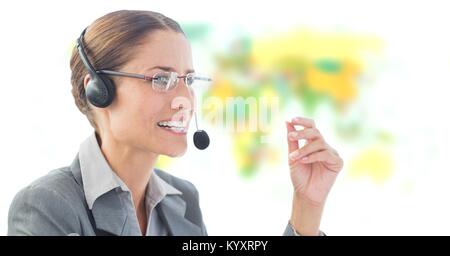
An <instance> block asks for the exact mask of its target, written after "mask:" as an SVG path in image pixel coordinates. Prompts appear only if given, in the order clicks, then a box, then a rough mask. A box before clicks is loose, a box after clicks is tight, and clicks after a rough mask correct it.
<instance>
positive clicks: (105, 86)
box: [77, 28, 116, 108]
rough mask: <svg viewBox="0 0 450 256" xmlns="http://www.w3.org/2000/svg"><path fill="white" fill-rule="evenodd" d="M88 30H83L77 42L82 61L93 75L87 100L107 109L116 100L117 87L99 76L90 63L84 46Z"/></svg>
mask: <svg viewBox="0 0 450 256" xmlns="http://www.w3.org/2000/svg"><path fill="white" fill-rule="evenodd" d="M86 29H87V28H86ZM86 29H84V30H83V32H82V33H81V35H80V37H79V38H78V40H77V48H78V53H79V55H80V59H81V61H82V62H83V64H84V66H85V67H86V69H87V70H88V72H89V74H90V75H91V80H90V81H89V82H88V84H87V86H86V99H87V100H88V101H89V103H91V104H92V105H94V106H96V107H98V108H106V107H107V106H109V105H110V104H111V103H112V101H113V100H114V96H115V91H116V87H115V85H114V82H113V81H112V80H111V79H109V78H108V77H106V76H102V75H100V74H98V73H97V71H96V70H95V69H94V67H93V66H92V64H91V63H90V62H89V59H88V57H87V56H86V51H85V49H84V44H83V40H84V33H85V32H86Z"/></svg>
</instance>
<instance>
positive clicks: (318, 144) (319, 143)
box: [289, 139, 328, 161]
mask: <svg viewBox="0 0 450 256" xmlns="http://www.w3.org/2000/svg"><path fill="white" fill-rule="evenodd" d="M325 149H328V145H327V144H326V143H325V141H324V140H322V139H319V140H315V141H313V142H311V143H309V144H306V145H305V146H304V147H302V148H300V149H297V150H295V151H294V152H291V153H289V159H290V160H292V161H295V160H297V159H300V158H303V157H305V156H307V155H309V154H311V153H314V152H317V151H322V150H325Z"/></svg>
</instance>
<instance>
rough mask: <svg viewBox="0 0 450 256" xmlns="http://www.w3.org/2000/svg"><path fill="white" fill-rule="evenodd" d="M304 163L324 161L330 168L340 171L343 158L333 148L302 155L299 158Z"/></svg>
mask: <svg viewBox="0 0 450 256" xmlns="http://www.w3.org/2000/svg"><path fill="white" fill-rule="evenodd" d="M297 161H299V162H301V163H302V164H312V163H316V162H323V163H326V164H327V165H328V166H330V170H332V171H336V172H339V171H340V169H342V164H343V163H342V159H341V158H340V157H339V156H337V155H336V154H334V152H333V151H332V150H331V149H328V150H322V151H319V152H315V153H312V154H310V155H308V156H305V157H302V158H300V159H299V160H297Z"/></svg>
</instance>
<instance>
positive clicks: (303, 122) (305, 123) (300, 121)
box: [291, 116, 316, 128]
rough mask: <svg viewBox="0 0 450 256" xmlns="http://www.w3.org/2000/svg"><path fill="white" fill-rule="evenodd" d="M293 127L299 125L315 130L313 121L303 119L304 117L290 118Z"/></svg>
mask: <svg viewBox="0 0 450 256" xmlns="http://www.w3.org/2000/svg"><path fill="white" fill-rule="evenodd" d="M291 123H292V124H293V125H301V126H303V127H305V128H315V127H316V124H315V123H314V120H312V119H309V118H305V117H299V116H298V117H294V118H292V122H291Z"/></svg>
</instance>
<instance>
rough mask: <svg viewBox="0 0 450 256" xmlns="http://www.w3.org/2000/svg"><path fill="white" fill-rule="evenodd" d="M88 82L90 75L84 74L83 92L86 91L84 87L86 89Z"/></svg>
mask: <svg viewBox="0 0 450 256" xmlns="http://www.w3.org/2000/svg"><path fill="white" fill-rule="evenodd" d="M89 81H91V75H89V74H86V75H85V76H84V80H83V86H84V91H86V87H87V85H88V83H89Z"/></svg>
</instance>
